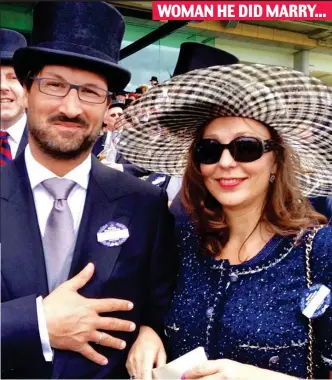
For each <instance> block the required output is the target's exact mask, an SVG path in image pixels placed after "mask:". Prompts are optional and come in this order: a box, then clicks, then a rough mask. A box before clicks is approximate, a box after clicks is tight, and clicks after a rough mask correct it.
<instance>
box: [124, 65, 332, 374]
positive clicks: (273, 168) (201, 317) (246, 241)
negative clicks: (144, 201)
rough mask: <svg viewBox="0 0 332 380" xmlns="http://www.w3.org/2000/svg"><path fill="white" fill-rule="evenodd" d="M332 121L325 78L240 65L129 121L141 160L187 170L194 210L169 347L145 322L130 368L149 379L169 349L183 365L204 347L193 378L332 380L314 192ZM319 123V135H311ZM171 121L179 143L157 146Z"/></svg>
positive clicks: (328, 235) (327, 252) (323, 189)
mask: <svg viewBox="0 0 332 380" xmlns="http://www.w3.org/2000/svg"><path fill="white" fill-rule="evenodd" d="M331 118H332V89H331V88H330V87H328V86H325V85H324V84H322V83H321V82H320V81H319V80H316V79H314V78H308V77H306V76H304V75H303V74H302V73H299V72H296V71H293V70H291V69H287V68H283V67H271V66H263V65H251V66H246V65H241V64H239V65H232V66H228V67H213V68H209V69H203V70H196V71H193V72H191V73H187V74H184V75H181V76H178V77H175V78H173V79H172V80H170V81H168V82H167V83H165V84H163V85H161V86H158V87H157V88H156V89H154V90H150V91H149V93H148V94H147V95H145V96H144V97H142V98H141V100H140V102H138V103H137V104H136V105H135V106H134V107H133V108H131V109H130V110H128V112H127V113H125V115H124V116H123V117H122V118H121V119H120V121H119V124H118V127H119V128H122V129H123V130H122V139H121V141H120V143H119V146H118V149H119V150H120V151H121V152H122V153H123V154H124V156H125V157H126V158H127V159H128V160H130V161H132V162H135V163H136V164H137V165H139V166H142V167H145V168H147V169H150V170H154V171H158V172H164V173H167V174H170V175H181V174H182V172H183V169H184V167H185V168H186V169H185V173H184V183H183V189H182V191H183V201H184V205H185V207H186V209H187V211H188V213H189V215H190V220H189V221H187V222H185V223H183V224H181V225H180V227H179V243H178V245H179V253H180V268H179V273H178V279H177V286H176V290H175V293H174V297H173V301H172V303H171V305H170V309H169V312H168V315H167V317H166V321H165V333H166V336H167V344H166V347H165V348H164V346H163V343H162V341H161V339H160V338H159V337H158V336H157V335H156V334H155V333H154V332H153V331H152V330H151V329H149V328H148V327H142V328H141V330H140V334H139V337H138V339H137V341H136V343H135V345H134V346H133V348H132V349H131V351H130V354H129V357H128V361H127V368H128V372H129V374H130V375H132V376H133V377H145V378H149V377H150V376H151V369H152V367H153V366H159V365H162V364H164V363H165V362H166V355H165V349H166V351H167V356H168V357H167V359H168V361H170V360H173V359H175V358H177V357H180V356H182V355H183V354H185V353H186V352H189V351H191V350H193V349H195V348H197V347H198V346H203V347H204V348H205V351H206V353H207V356H208V359H209V360H208V361H207V362H206V364H205V365H204V366H200V367H199V368H194V367H195V364H194V363H193V368H192V369H191V370H189V371H187V372H185V373H184V374H183V377H182V378H183V379H197V378H202V379H266V378H270V379H274V378H275V379H280V380H281V379H283V378H285V379H286V378H289V377H296V378H306V377H309V378H313V377H316V378H327V377H329V376H330V378H332V310H331V293H330V289H332V276H331V272H332V259H331V257H332V229H331V228H330V227H327V226H326V223H327V220H326V218H325V217H324V216H322V215H321V214H318V213H317V212H315V211H314V210H313V208H312V207H311V205H310V203H309V202H308V200H307V196H308V195H312V196H327V195H329V194H331V193H332V180H331V170H332V166H331V160H330V157H331V154H332V144H331V137H330V136H331V125H330V124H329V120H331ZM309 126H310V128H311V130H312V131H313V136H314V137H313V139H311V140H306V139H303V138H299V137H298V128H308V127H309ZM161 127H167V128H168V129H169V131H170V136H171V138H170V140H169V141H163V140H162V139H161V138H160V139H155V143H154V145H153V146H151V145H150V144H149V138H148V136H149V134H150V135H151V134H153V133H151V132H153V131H157V130H159V129H160V128H161ZM294 131H297V132H296V133H294ZM145 145H147V146H149V149H150V154H149V155H147V154H146V150H144V146H145ZM151 150H152V151H151ZM188 152H189V154H188ZM312 297H313V298H314V299H315V300H316V301H317V299H318V298H319V302H316V303H315V301H312ZM311 301H312V302H311ZM308 310H309V311H308Z"/></svg>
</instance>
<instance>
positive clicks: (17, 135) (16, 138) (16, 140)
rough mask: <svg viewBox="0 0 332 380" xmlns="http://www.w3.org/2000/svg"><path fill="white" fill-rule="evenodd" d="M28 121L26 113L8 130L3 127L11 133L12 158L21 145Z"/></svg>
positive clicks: (9, 140)
mask: <svg viewBox="0 0 332 380" xmlns="http://www.w3.org/2000/svg"><path fill="white" fill-rule="evenodd" d="M26 123H27V115H26V114H25V113H24V114H23V116H22V117H21V118H20V120H18V121H17V122H16V123H15V124H14V125H12V126H11V127H9V128H8V129H6V130H4V129H1V130H2V131H4V132H7V133H8V134H9V136H8V143H9V146H10V151H11V154H12V159H14V158H15V157H16V153H17V150H18V146H19V145H20V142H21V138H22V136H23V132H24V129H25V126H26Z"/></svg>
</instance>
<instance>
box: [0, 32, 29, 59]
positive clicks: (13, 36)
mask: <svg viewBox="0 0 332 380" xmlns="http://www.w3.org/2000/svg"><path fill="white" fill-rule="evenodd" d="M26 46H27V41H26V39H25V38H24V36H22V34H21V33H18V32H16V31H15V30H10V29H3V28H1V29H0V61H1V63H2V64H3V65H4V64H12V62H13V55H14V53H15V50H17V49H19V48H23V47H26Z"/></svg>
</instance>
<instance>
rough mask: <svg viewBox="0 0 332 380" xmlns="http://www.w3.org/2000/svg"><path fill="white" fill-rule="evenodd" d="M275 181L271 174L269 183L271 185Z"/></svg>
mask: <svg viewBox="0 0 332 380" xmlns="http://www.w3.org/2000/svg"><path fill="white" fill-rule="evenodd" d="M275 179H276V176H275V175H274V174H271V175H270V183H273V182H274V180H275Z"/></svg>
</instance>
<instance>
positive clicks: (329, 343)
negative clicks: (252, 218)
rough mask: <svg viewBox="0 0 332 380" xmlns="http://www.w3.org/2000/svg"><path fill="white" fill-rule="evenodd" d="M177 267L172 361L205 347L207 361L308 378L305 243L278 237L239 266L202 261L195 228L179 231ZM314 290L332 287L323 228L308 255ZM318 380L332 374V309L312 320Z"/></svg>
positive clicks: (327, 232) (169, 324)
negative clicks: (303, 300)
mask: <svg viewBox="0 0 332 380" xmlns="http://www.w3.org/2000/svg"><path fill="white" fill-rule="evenodd" d="M179 248H180V269H179V274H178V279H177V281H178V282H177V287H176V290H175V294H174V298H173V301H172V304H171V307H170V310H169V313H168V316H167V318H166V323H165V325H166V327H165V332H166V335H167V336H168V359H169V360H173V359H175V358H177V357H179V356H181V355H183V354H185V353H186V352H188V351H190V350H193V349H194V348H196V347H199V346H203V347H204V348H205V351H206V353H207V355H208V357H209V359H221V358H227V359H232V360H236V361H239V362H241V363H246V364H252V365H255V366H258V367H261V368H266V369H270V370H273V371H278V372H281V373H285V374H289V375H292V376H296V377H298V378H306V377H307V356H308V319H307V317H305V316H304V315H303V314H302V312H301V307H300V300H301V294H302V291H304V290H305V289H306V288H307V286H306V275H305V243H304V242H302V243H301V244H300V245H297V246H296V247H295V246H294V241H293V239H292V238H290V237H280V236H275V237H273V238H272V239H271V240H270V241H269V242H268V243H267V244H266V246H265V247H264V248H263V249H262V250H261V251H260V252H259V253H258V254H257V255H256V256H255V257H253V258H252V259H250V260H248V261H246V262H245V263H243V264H241V265H230V264H229V262H228V260H219V261H217V260H215V259H214V258H212V257H207V256H203V255H202V254H201V253H200V252H199V251H200V241H199V238H198V237H197V236H196V235H195V233H194V230H193V226H192V224H191V223H183V224H182V225H180V226H179ZM310 268H311V275H312V279H313V283H314V284H324V285H325V286H327V287H328V288H330V289H332V228H331V227H323V228H322V229H320V230H319V231H318V233H317V235H316V237H315V239H314V243H313V249H312V253H311V264H310ZM313 326H314V339H315V341H314V349H315V351H314V352H315V354H314V364H315V367H314V369H315V371H314V375H315V378H328V371H329V370H332V306H329V307H328V309H327V310H326V311H325V312H324V314H323V315H321V316H319V317H318V318H316V319H314V320H313Z"/></svg>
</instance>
